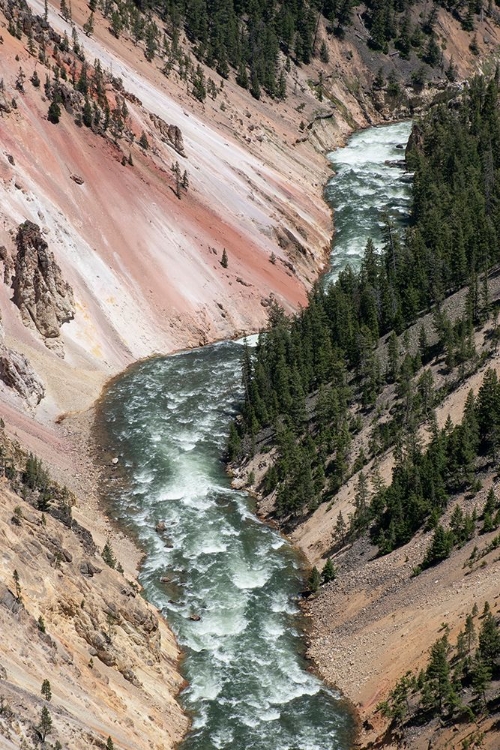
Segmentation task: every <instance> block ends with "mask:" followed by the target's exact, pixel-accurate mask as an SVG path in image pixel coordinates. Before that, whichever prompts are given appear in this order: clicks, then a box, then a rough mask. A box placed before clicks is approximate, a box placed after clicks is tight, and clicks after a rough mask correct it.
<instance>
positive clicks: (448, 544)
mask: <svg viewBox="0 0 500 750" xmlns="http://www.w3.org/2000/svg"><path fill="white" fill-rule="evenodd" d="M452 549H453V533H452V532H450V531H445V529H444V528H443V527H442V526H441V524H438V525H437V526H436V529H435V531H434V536H433V538H432V542H431V543H430V545H429V547H428V548H427V552H426V553H425V557H424V560H423V563H422V567H424V568H430V567H431V565H437V564H438V563H440V562H441V561H442V560H446V558H447V557H449V556H450V552H451V550H452Z"/></svg>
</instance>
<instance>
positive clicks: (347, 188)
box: [325, 122, 411, 280]
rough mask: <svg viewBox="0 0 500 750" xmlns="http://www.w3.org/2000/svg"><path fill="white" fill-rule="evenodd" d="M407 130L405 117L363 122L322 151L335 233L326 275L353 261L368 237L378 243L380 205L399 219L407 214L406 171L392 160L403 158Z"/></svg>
mask: <svg viewBox="0 0 500 750" xmlns="http://www.w3.org/2000/svg"><path fill="white" fill-rule="evenodd" d="M410 132H411V122H399V123H397V124H396V125H386V126H383V127H377V128H368V129H367V130H361V131H360V132H358V133H355V134H354V135H353V136H352V137H351V138H350V139H349V142H348V145H347V146H346V148H340V149H337V151H334V152H332V153H331V154H329V155H328V159H329V161H330V162H331V164H332V167H333V170H334V172H335V174H334V176H333V177H331V178H330V180H329V181H328V183H327V185H326V188H325V197H326V199H327V200H328V202H329V203H330V204H331V205H332V207H333V211H334V224H335V235H334V241H333V248H332V255H331V271H330V272H329V273H328V274H327V275H326V278H327V280H328V279H330V280H334V279H335V278H336V277H337V275H338V274H339V272H340V271H341V270H342V269H344V268H345V267H346V266H347V265H348V264H350V265H352V266H353V267H354V268H357V267H358V266H359V262H360V260H361V258H362V257H363V253H364V250H365V247H366V243H367V240H368V238H369V237H371V238H372V239H373V240H374V242H375V245H377V246H379V245H380V241H381V235H380V227H381V224H382V213H383V212H384V211H388V212H389V213H390V214H391V215H392V216H394V217H398V216H400V217H401V218H402V219H403V218H404V217H406V216H407V215H408V211H409V204H410V199H411V191H410V184H409V175H408V174H407V173H406V172H405V170H404V168H403V167H402V166H398V165H397V164H396V163H395V162H401V161H402V160H404V155H405V152H404V148H405V147H406V144H407V142H408V138H409V136H410Z"/></svg>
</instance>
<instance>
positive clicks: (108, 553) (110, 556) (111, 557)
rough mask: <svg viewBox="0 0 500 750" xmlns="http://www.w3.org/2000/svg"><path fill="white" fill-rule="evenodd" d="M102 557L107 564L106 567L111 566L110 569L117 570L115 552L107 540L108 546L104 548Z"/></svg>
mask: <svg viewBox="0 0 500 750" xmlns="http://www.w3.org/2000/svg"><path fill="white" fill-rule="evenodd" d="M101 557H102V559H103V560H104V562H105V563H106V565H109V567H110V568H116V557H115V554H114V552H113V548H112V546H111V543H110V541H109V539H108V540H107V542H106V544H105V545H104V547H103V548H102V553H101Z"/></svg>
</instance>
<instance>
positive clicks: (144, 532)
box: [100, 124, 409, 750]
mask: <svg viewBox="0 0 500 750" xmlns="http://www.w3.org/2000/svg"><path fill="white" fill-rule="evenodd" d="M408 134H409V126H408V124H406V125H402V124H398V125H393V126H390V127H386V128H377V129H371V130H368V131H364V132H363V133H359V134H357V135H355V136H354V137H353V138H352V139H351V140H350V142H349V144H348V146H347V147H346V148H345V149H342V150H340V151H338V152H337V153H336V154H335V155H333V156H332V157H331V158H332V162H333V163H334V164H335V169H336V171H337V177H336V179H335V180H334V181H333V182H331V183H330V185H329V187H328V188H327V194H329V197H330V200H332V201H333V204H334V210H335V212H336V213H335V216H336V227H337V234H336V242H335V248H337V246H338V243H339V242H341V241H342V242H343V243H344V244H343V245H342V248H343V249H342V251H341V252H342V259H341V260H340V259H339V263H341V264H343V263H344V262H345V258H347V257H349V258H350V259H351V260H353V261H355V260H356V258H357V257H359V253H360V252H362V249H363V248H364V245H365V243H366V239H367V237H368V236H369V235H370V234H373V233H375V234H376V232H377V224H378V221H379V214H378V211H374V210H373V209H372V205H376V206H378V207H382V206H386V205H388V206H389V207H390V208H391V209H396V210H400V211H402V212H406V210H407V203H408V192H409V191H408V185H407V184H405V183H404V182H403V181H402V180H401V175H402V172H401V170H399V169H397V168H395V167H394V166H387V165H385V164H384V163H383V162H384V161H387V160H388V159H397V158H402V157H403V152H402V151H401V150H398V149H396V146H397V145H399V144H402V143H405V142H406V140H407V137H408ZM394 152H395V155H394ZM367 158H368V159H369V160H368V161H367ZM358 173H359V174H361V175H364V176H363V177H362V178H359V179H358ZM366 184H369V185H370V186H371V187H370V190H371V191H372V192H370V193H368V192H363V190H367V189H368V188H364V187H363V185H366ZM368 202H369V205H368ZM344 204H346V205H344ZM347 204H349V205H347ZM343 217H346V218H343ZM344 221H345V222H349V226H345V225H344V224H343V222H344ZM354 247H356V248H357V251H356V252H357V253H358V256H356V255H355V254H353V252H352V251H351V248H354ZM336 262H337V261H336ZM334 265H335V264H334ZM241 352H242V346H241V342H224V343H220V344H216V345H213V346H208V347H204V348H201V349H196V350H193V351H190V352H186V353H182V354H178V355H174V356H170V357H161V358H156V359H152V360H148V361H146V362H142V363H139V364H138V365H136V366H134V367H132V368H131V369H129V370H128V371H127V372H126V373H125V374H124V375H123V376H122V377H120V378H119V379H118V380H116V381H115V382H114V383H113V384H112V385H111V387H110V388H109V389H108V391H107V393H106V396H105V398H104V399H103V400H102V402H101V407H100V423H101V426H102V427H103V428H104V430H105V432H106V436H107V437H106V441H107V444H108V447H109V449H110V450H111V451H112V452H113V454H114V455H116V456H117V457H118V458H119V466H120V468H121V470H122V479H123V481H121V482H111V481H110V483H109V485H108V487H107V493H106V494H107V501H108V503H109V507H110V509H111V513H112V514H113V516H114V517H115V518H116V519H117V520H118V521H119V522H120V523H121V524H122V525H123V526H125V527H126V528H128V529H130V530H131V532H133V534H134V535H135V536H136V538H137V539H138V542H139V544H140V545H141V546H142V548H143V549H144V551H145V559H144V564H143V567H142V571H141V583H142V584H143V586H144V592H145V596H146V597H147V599H149V601H151V602H152V603H153V604H155V605H156V606H157V607H158V609H159V610H160V611H161V612H163V614H164V615H165V617H166V618H167V620H168V622H169V623H170V625H171V627H172V628H173V630H174V632H175V634H176V637H177V639H178V642H179V644H180V645H181V647H182V649H183V651H184V654H185V658H184V659H183V663H182V671H183V674H184V676H185V678H186V680H187V681H188V683H189V685H188V687H187V688H186V689H185V690H184V691H183V693H182V694H181V697H180V700H181V702H182V705H183V707H184V708H185V710H186V711H187V712H188V713H189V714H190V715H191V717H192V720H193V723H192V728H191V731H190V733H189V734H188V736H187V737H186V739H185V740H184V742H183V743H182V745H181V750H211V749H212V748H227V749H229V748H231V749H232V750H348V748H350V747H351V746H352V741H353V728H354V725H353V719H352V715H351V712H350V710H349V708H348V707H347V705H346V704H345V702H344V701H343V700H342V699H341V698H340V696H339V695H338V694H336V693H335V691H332V690H330V689H328V688H327V687H326V686H325V685H324V684H323V683H322V682H321V681H320V680H319V679H318V678H316V677H315V676H314V675H313V674H312V673H311V672H310V671H309V670H308V667H307V662H306V661H305V660H304V659H303V657H302V655H301V654H302V652H303V650H304V642H303V625H304V623H303V620H302V618H301V614H300V610H299V607H298V604H297V597H298V594H299V591H300V589H301V588H302V587H303V572H302V568H301V563H300V560H299V558H298V556H297V555H296V553H295V552H294V550H293V549H292V548H291V546H290V545H289V544H288V542H287V541H286V540H285V539H284V538H283V537H281V536H280V535H279V534H278V533H277V532H275V531H274V530H272V529H270V528H269V527H268V526H266V525H264V524H262V523H261V522H260V521H259V520H258V519H257V518H256V517H255V515H254V513H253V509H252V501H251V499H250V498H249V497H248V496H247V495H246V494H245V493H243V492H238V491H235V490H232V489H231V487H230V483H229V480H228V478H227V476H226V474H225V472H224V466H223V465H222V463H221V460H220V456H221V453H222V451H223V448H224V445H225V441H226V436H227V432H228V428H229V423H230V420H231V418H232V417H233V415H234V413H235V409H236V405H237V402H238V399H239V398H240V396H241V375H240V360H241ZM160 521H162V522H164V524H165V531H164V532H163V533H162V532H160V533H158V532H157V531H156V530H155V527H156V525H157V523H158V522H160ZM162 578H167V579H169V580H168V581H167V582H161V580H160V579H162Z"/></svg>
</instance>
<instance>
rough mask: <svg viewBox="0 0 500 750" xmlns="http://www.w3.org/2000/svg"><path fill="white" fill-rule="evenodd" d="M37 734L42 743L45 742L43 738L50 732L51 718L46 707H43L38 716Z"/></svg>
mask: <svg viewBox="0 0 500 750" xmlns="http://www.w3.org/2000/svg"><path fill="white" fill-rule="evenodd" d="M37 729H38V734H39V735H40V739H41V740H42V742H45V738H46V737H47V735H48V734H50V733H51V732H52V717H51V715H50V713H49V710H48V708H47V706H43V708H42V712H41V715H40V723H39V724H38V727H37Z"/></svg>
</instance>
